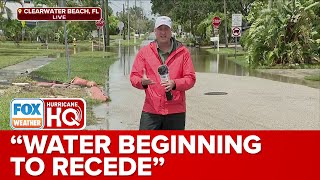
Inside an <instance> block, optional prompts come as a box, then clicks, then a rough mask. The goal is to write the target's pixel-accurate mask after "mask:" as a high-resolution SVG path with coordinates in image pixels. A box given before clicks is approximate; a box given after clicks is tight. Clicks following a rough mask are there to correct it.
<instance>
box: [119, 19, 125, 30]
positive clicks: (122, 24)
mask: <svg viewBox="0 0 320 180" xmlns="http://www.w3.org/2000/svg"><path fill="white" fill-rule="evenodd" d="M123 27H124V23H123V22H122V21H120V22H119V23H118V28H119V30H120V31H122V30H123Z"/></svg>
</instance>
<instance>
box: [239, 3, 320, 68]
mask: <svg viewBox="0 0 320 180" xmlns="http://www.w3.org/2000/svg"><path fill="white" fill-rule="evenodd" d="M293 2H294V3H293ZM254 5H255V6H257V7H253V8H252V9H253V11H252V13H251V14H249V16H248V19H249V21H250V22H252V26H251V28H250V29H249V31H248V32H247V35H246V36H245V39H244V40H243V41H244V45H245V48H246V49H247V50H248V60H249V62H250V63H251V64H252V65H254V66H257V65H260V66H261V65H262V66H272V65H275V64H286V65H290V64H310V63H318V62H319V40H320V35H319V32H320V28H319V23H320V17H319V14H316V9H318V8H319V5H320V2H315V1H313V0H308V1H302V0H301V1H299V0H296V1H285V2H284V1H276V2H274V6H273V7H272V8H261V7H267V6H266V5H261V4H260V3H257V4H254ZM259 8H260V10H259ZM257 9H258V11H256V10H257ZM257 12H259V13H257Z"/></svg>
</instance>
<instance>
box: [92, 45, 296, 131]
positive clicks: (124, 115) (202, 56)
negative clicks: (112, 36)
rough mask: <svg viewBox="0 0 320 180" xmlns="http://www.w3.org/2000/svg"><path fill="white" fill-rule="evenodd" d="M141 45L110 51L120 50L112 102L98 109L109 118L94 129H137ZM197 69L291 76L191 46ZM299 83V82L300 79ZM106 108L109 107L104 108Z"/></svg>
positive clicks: (112, 83) (113, 74) (112, 80)
mask: <svg viewBox="0 0 320 180" xmlns="http://www.w3.org/2000/svg"><path fill="white" fill-rule="evenodd" d="M149 43H150V41H143V43H142V45H141V47H142V46H144V45H147V44H149ZM139 49H140V47H138V46H131V47H128V46H127V47H122V46H119V47H115V48H111V49H110V51H112V52H114V53H118V61H116V62H115V63H114V64H113V65H112V66H111V67H110V69H109V82H108V83H107V84H108V85H107V86H108V87H107V88H108V90H107V91H108V94H109V95H110V97H111V102H109V103H108V105H106V106H105V107H103V108H101V109H100V110H98V112H100V113H102V114H107V118H106V121H104V122H103V123H101V124H98V125H97V126H95V127H94V129H138V125H139V119H140V114H141V109H142V106H143V101H142V100H141V98H142V97H144V92H143V91H137V90H136V89H135V88H133V87H132V86H131V83H130V79H129V75H130V72H131V67H132V64H133V62H134V58H135V56H136V54H137V52H138V51H139ZM189 50H190V52H191V55H192V59H193V63H194V67H195V70H196V72H205V73H212V75H214V74H215V73H221V74H230V75H236V76H256V77H262V78H267V79H272V80H276V81H284V82H290V83H297V82H292V81H293V80H292V78H291V79H290V78H285V77H280V76H274V75H270V74H263V73H259V72H257V71H249V70H248V69H246V68H244V67H242V66H240V65H238V64H236V63H234V62H232V61H229V60H227V56H226V55H216V54H215V55H213V54H210V53H208V52H207V51H205V50H203V49H197V48H189ZM298 83H299V82H298ZM130 104H134V106H132V105H130ZM105 109H107V111H105Z"/></svg>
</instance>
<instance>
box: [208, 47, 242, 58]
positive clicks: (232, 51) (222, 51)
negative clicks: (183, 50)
mask: <svg viewBox="0 0 320 180" xmlns="http://www.w3.org/2000/svg"><path fill="white" fill-rule="evenodd" d="M206 51H208V52H210V53H212V54H232V55H234V54H235V49H234V48H219V51H218V49H206ZM245 53H246V52H245V51H243V50H241V49H240V48H237V56H240V55H244V54H245Z"/></svg>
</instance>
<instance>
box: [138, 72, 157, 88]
mask: <svg viewBox="0 0 320 180" xmlns="http://www.w3.org/2000/svg"><path fill="white" fill-rule="evenodd" d="M154 83H155V82H154V81H152V80H151V79H149V78H148V77H147V73H146V69H145V68H143V75H142V79H141V84H142V85H143V86H147V85H151V84H154Z"/></svg>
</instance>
